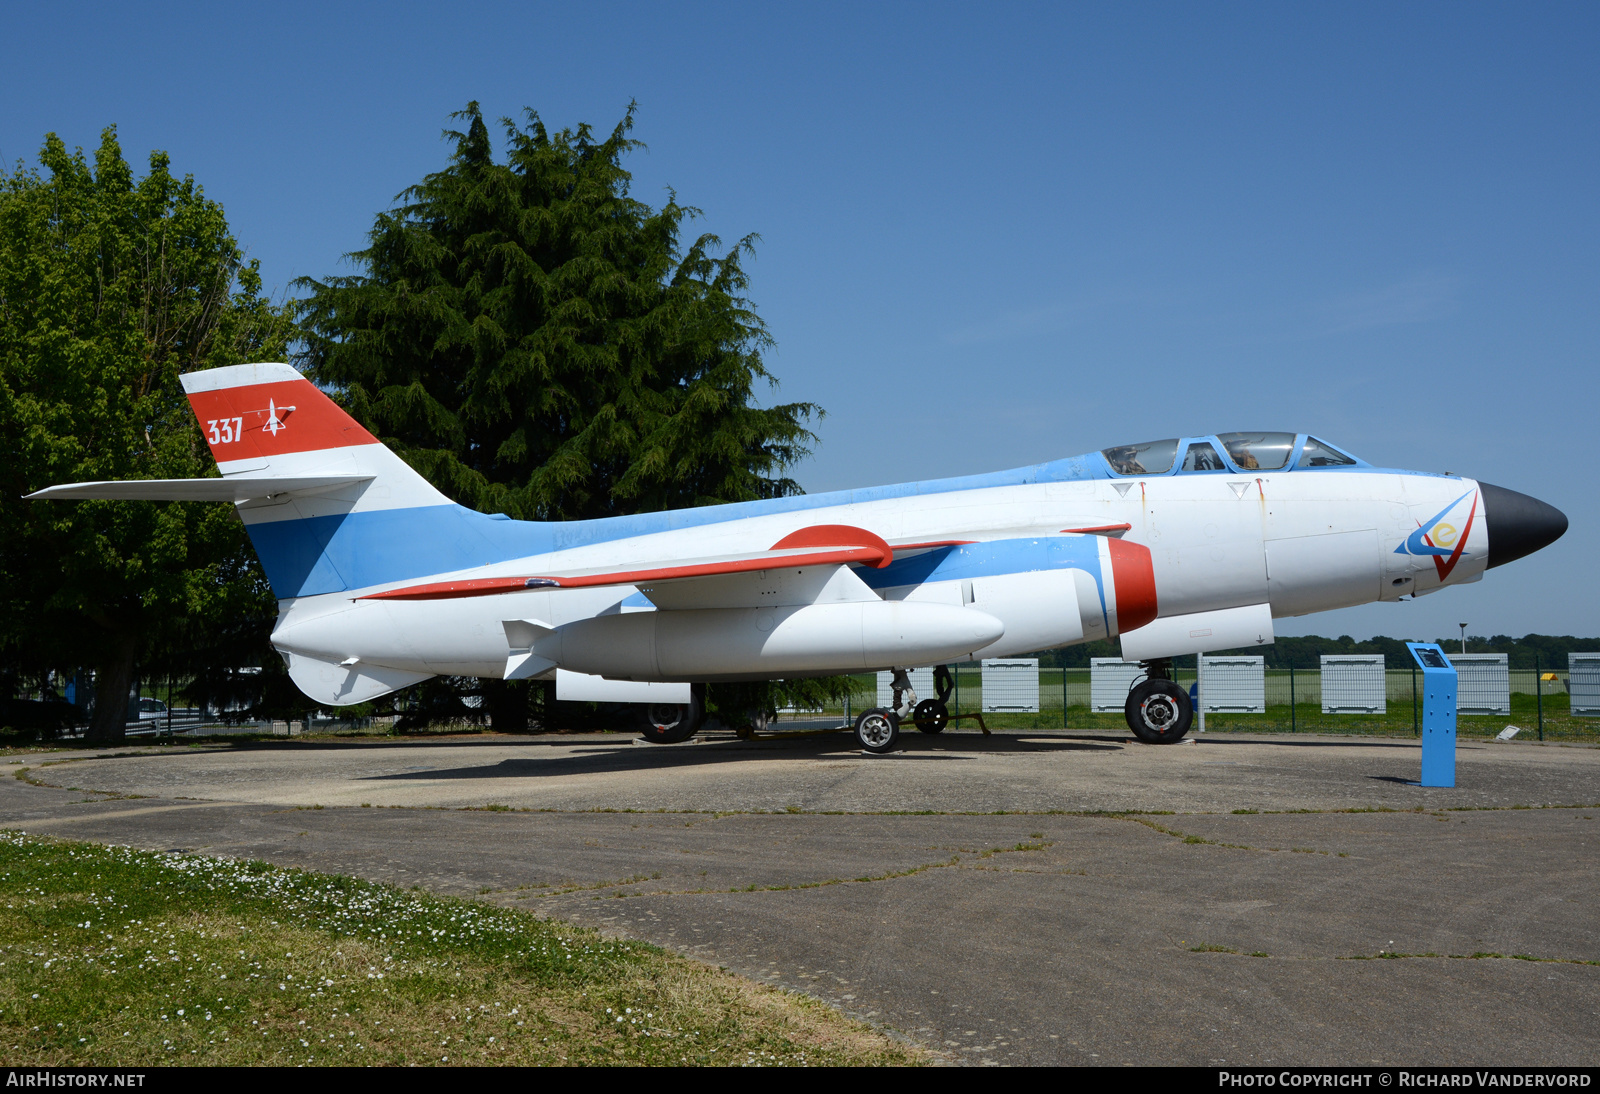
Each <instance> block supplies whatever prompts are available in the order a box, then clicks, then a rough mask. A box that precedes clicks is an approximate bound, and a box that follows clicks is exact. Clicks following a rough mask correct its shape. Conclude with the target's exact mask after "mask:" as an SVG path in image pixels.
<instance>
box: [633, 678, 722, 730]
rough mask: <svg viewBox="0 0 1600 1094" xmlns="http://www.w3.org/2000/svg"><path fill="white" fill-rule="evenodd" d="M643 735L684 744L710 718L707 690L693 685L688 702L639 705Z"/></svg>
mask: <svg viewBox="0 0 1600 1094" xmlns="http://www.w3.org/2000/svg"><path fill="white" fill-rule="evenodd" d="M638 717H639V735H640V736H641V737H643V738H644V739H645V740H647V741H649V742H650V743H651V744H653V745H676V744H682V743H683V742H684V741H687V740H688V739H689V738H690V737H693V736H694V735H695V733H696V732H697V731H698V730H699V729H700V726H701V724H702V723H703V722H704V721H705V720H706V702H705V692H704V690H703V688H702V687H701V686H700V685H698V684H697V685H695V686H693V687H691V688H690V689H689V701H688V702H687V703H647V704H645V705H643V706H641V707H640V708H639V716H638Z"/></svg>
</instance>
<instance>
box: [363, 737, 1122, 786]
mask: <svg viewBox="0 0 1600 1094" xmlns="http://www.w3.org/2000/svg"><path fill="white" fill-rule="evenodd" d="M568 740H569V741H570V739H568ZM1122 747H1123V746H1121V745H1106V744H1095V743H1090V742H1085V741H1075V740H1041V739H1039V738H1031V739H1018V738H1016V737H988V738H971V739H961V740H959V741H952V740H950V739H948V738H945V739H942V740H940V741H938V742H937V743H935V742H934V741H932V740H913V741H910V742H907V744H906V745H905V746H903V747H902V748H901V749H900V750H899V751H897V752H894V753H892V754H891V755H888V756H870V755H868V754H866V753H863V752H862V751H860V750H859V749H858V748H856V747H855V745H854V742H853V741H851V740H850V738H848V737H846V736H844V735H843V734H840V735H839V736H838V737H833V738H826V737H811V738H806V739H803V740H798V741H783V740H775V741H711V742H704V743H701V744H696V745H686V746H673V745H638V744H634V743H631V742H629V743H626V744H595V745H589V746H583V747H580V748H575V749H573V750H572V751H571V752H569V753H567V754H565V755H560V756H549V757H539V758H533V757H528V758H524V757H515V758H512V759H505V760H499V761H496V762H494V763H485V764H474V765H471V766H463V767H441V768H434V769H431V770H425V771H397V772H393V773H391V774H386V775H369V776H367V777H366V778H364V779H362V780H361V781H362V782H417V781H428V780H434V779H515V778H550V777H567V776H572V775H591V774H595V775H597V774H609V773H614V772H621V771H670V770H673V769H679V768H688V767H706V766H710V765H723V764H741V763H748V762H749V761H751V760H765V759H790V758H794V759H810V760H828V761H853V762H857V763H873V764H886V765H887V764H896V763H906V762H908V761H910V762H918V761H921V762H928V761H931V762H935V763H951V762H953V763H965V762H967V761H969V760H972V759H976V758H977V757H978V756H980V755H995V754H1001V755H1007V754H1010V755H1017V754H1027V753H1040V752H1048V753H1056V752H1119V751H1121V750H1122ZM935 749H937V750H938V751H934V750H935Z"/></svg>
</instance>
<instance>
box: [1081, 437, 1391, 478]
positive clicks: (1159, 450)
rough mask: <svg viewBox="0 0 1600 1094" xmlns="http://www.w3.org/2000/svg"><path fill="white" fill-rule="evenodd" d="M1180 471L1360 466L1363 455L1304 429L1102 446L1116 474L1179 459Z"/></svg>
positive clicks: (1159, 470) (1168, 467) (1167, 466)
mask: <svg viewBox="0 0 1600 1094" xmlns="http://www.w3.org/2000/svg"><path fill="white" fill-rule="evenodd" d="M1180 450H1181V451H1182V453H1183V463H1182V466H1181V467H1180V468H1179V472H1178V473H1179V474H1184V473H1188V472H1202V471H1223V472H1232V473H1238V472H1241V471H1284V470H1288V469H1289V466H1290V461H1291V460H1293V461H1294V470H1296V471H1299V470H1301V469H1303V468H1313V467H1356V466H1358V465H1360V464H1361V461H1360V460H1358V459H1356V458H1355V457H1354V456H1349V455H1346V454H1345V453H1343V452H1341V451H1339V450H1338V449H1337V448H1335V447H1333V446H1332V445H1331V444H1328V443H1327V442H1326V441H1322V440H1318V439H1317V438H1316V437H1311V436H1307V435H1306V434H1303V433H1298V434H1297V433H1270V432H1256V433H1217V434H1214V435H1212V436H1209V437H1185V438H1179V437H1172V438H1169V439H1168V440H1164V441H1145V442H1143V443H1142V444H1124V445H1117V446H1116V447H1113V448H1106V449H1102V450H1101V452H1100V454H1101V455H1102V456H1104V457H1105V459H1106V463H1108V464H1110V465H1111V470H1112V472H1113V473H1114V474H1117V475H1165V474H1168V473H1169V472H1171V471H1172V469H1173V465H1174V464H1177V463H1178V453H1179V451H1180Z"/></svg>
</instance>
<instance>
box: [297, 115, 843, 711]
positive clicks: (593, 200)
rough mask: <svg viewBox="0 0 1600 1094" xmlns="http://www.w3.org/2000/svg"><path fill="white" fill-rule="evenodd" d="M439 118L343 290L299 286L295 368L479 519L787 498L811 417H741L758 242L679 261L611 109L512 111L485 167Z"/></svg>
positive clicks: (756, 351)
mask: <svg viewBox="0 0 1600 1094" xmlns="http://www.w3.org/2000/svg"><path fill="white" fill-rule="evenodd" d="M453 117H454V118H457V119H460V120H462V121H464V122H465V123H466V124H465V131H464V132H461V131H454V130H450V131H446V134H445V136H446V138H447V139H449V140H450V141H452V142H453V144H454V151H453V154H452V155H451V157H450V163H449V165H448V166H447V167H446V168H445V169H444V170H442V171H439V172H436V173H433V174H430V175H428V176H427V177H425V178H424V179H423V180H422V181H421V182H420V183H418V184H417V185H415V186H413V187H411V188H409V189H407V190H406V191H404V192H403V193H402V194H401V195H400V196H399V198H398V199H397V201H398V202H399V204H398V205H397V207H396V208H394V209H392V210H390V211H387V212H384V213H381V214H379V215H378V217H377V218H376V220H375V222H374V224H373V227H372V230H371V232H370V233H369V235H368V245H367V247H366V248H365V249H364V250H361V251H358V252H356V253H354V254H353V255H350V256H349V258H350V259H351V260H353V261H354V263H355V264H356V266H357V267H358V271H359V272H357V273H356V274H354V275H352V276H346V277H330V278H327V279H326V280H322V281H316V280H312V279H304V280H302V281H301V282H300V283H299V285H300V288H301V289H303V290H304V291H305V292H306V293H307V295H306V297H305V299H304V300H303V302H302V304H301V305H300V318H301V321H302V326H303V329H304V331H305V338H306V342H305V350H304V353H303V355H302V357H301V358H300V364H301V366H302V367H303V368H304V369H305V371H306V372H307V373H308V374H309V375H310V376H312V377H313V378H314V379H315V380H316V381H317V382H319V383H321V384H323V385H325V386H327V387H328V388H329V389H330V390H333V391H334V392H335V393H336V395H337V397H338V398H339V399H340V401H341V402H342V403H343V405H344V406H345V408H346V409H347V410H348V411H349V412H350V413H351V415H352V416H353V417H355V418H356V419H357V420H358V421H360V422H361V424H362V425H364V426H366V427H367V429H369V430H370V431H371V432H372V433H373V434H374V435H375V436H377V437H379V438H381V439H382V440H383V441H384V442H385V443H386V444H388V445H390V446H391V447H392V448H394V449H395V451H397V452H398V453H399V454H400V455H401V456H402V457H403V458H405V459H406V460H407V461H408V462H409V463H410V464H411V465H412V466H413V467H415V468H416V469H417V470H418V471H419V472H420V473H421V474H422V475H424V476H425V477H426V478H428V479H429V480H430V481H431V482H432V483H433V484H434V485H435V486H437V487H438V488H439V489H440V491H441V492H443V493H444V494H445V495H447V496H448V497H451V498H453V499H454V500H456V501H458V502H460V503H461V504H463V505H466V506H470V507H472V508H475V509H478V510H480V511H483V512H497V513H505V514H506V515H508V516H511V517H514V518H518V519H523V520H546V521H554V520H582V519H590V518H595V517H606V516H614V515H620V514H629V513H638V512H648V511H657V510H664V509H676V508H683V507H687V506H695V505H714V504H718V503H723V502H735V501H750V500H755V499H759V498H773V497H782V496H786V495H790V494H796V493H799V492H800V491H799V487H798V486H797V485H796V484H795V482H794V481H793V480H792V479H790V478H788V477H787V476H786V475H785V474H784V472H785V471H786V469H787V468H788V467H789V466H790V465H792V464H793V463H794V462H796V461H797V460H799V459H800V458H802V457H803V456H805V455H807V454H808V453H809V448H808V447H807V446H808V445H809V444H810V443H811V442H813V441H814V440H815V437H814V435H813V434H812V433H811V432H810V430H809V429H808V428H807V423H808V422H809V421H810V419H811V418H812V417H813V416H820V415H821V413H822V412H821V411H820V409H818V408H817V407H816V406H814V405H812V404H810V403H783V404H779V405H774V406H762V405H760V404H759V402H758V399H757V393H758V387H759V386H760V385H763V384H765V385H767V386H776V381H775V380H774V379H773V377H772V376H771V375H770V374H769V373H768V372H767V370H766V368H765V366H764V365H763V363H762V354H763V353H764V352H766V351H768V350H770V349H771V347H772V345H773V341H772V338H771V335H770V334H769V333H768V331H767V328H766V326H765V324H764V323H763V322H762V321H761V319H760V317H759V316H757V315H756V313H755V310H754V307H753V305H752V304H751V303H750V301H749V300H748V298H747V297H746V296H745V293H746V292H747V290H748V288H749V278H748V275H747V273H746V271H745V269H744V265H743V262H744V260H745V259H747V258H748V257H750V256H751V255H753V254H754V244H755V241H756V237H755V236H754V235H750V236H746V237H745V238H743V239H741V240H740V241H739V242H738V243H737V244H735V245H734V246H733V247H731V248H729V249H727V250H726V251H723V250H722V249H721V248H722V243H721V240H719V239H718V238H717V237H716V236H714V235H700V236H698V237H697V238H695V239H694V240H693V241H692V242H691V243H689V244H688V245H687V246H684V245H683V243H682V238H683V236H682V233H683V231H684V229H685V228H686V226H687V224H688V222H689V221H691V220H693V219H694V218H696V217H697V216H699V215H700V213H699V210H697V209H695V208H693V207H691V206H687V205H681V204H679V203H678V201H677V198H676V195H670V196H669V200H668V201H667V202H666V204H664V205H663V206H662V207H661V208H659V209H652V208H651V207H650V206H648V205H646V204H645V203H643V202H640V201H638V200H636V199H635V198H633V197H632V196H631V195H630V193H629V186H630V183H631V176H630V175H629V173H628V171H627V170H626V169H625V168H624V167H623V158H624V157H625V156H626V155H627V153H629V152H631V151H633V150H634V149H636V148H639V147H641V145H640V143H639V142H638V141H636V140H634V139H632V138H630V137H629V136H628V134H629V133H630V132H631V130H632V128H633V122H634V107H633V106H631V105H630V107H629V108H628V111H627V114H626V116H625V117H624V118H623V119H622V121H621V122H619V123H618V124H617V125H616V126H615V128H613V129H612V131H611V134H610V135H609V136H608V137H606V138H604V139H599V138H597V136H596V135H595V133H594V131H593V130H592V129H591V128H590V127H589V126H587V125H580V126H579V127H578V128H576V129H563V130H560V131H558V132H555V133H552V132H550V131H549V130H548V129H547V128H546V127H545V125H544V123H543V122H542V121H541V120H540V118H539V116H538V115H537V114H536V113H534V112H533V111H532V110H528V111H526V112H525V121H524V123H523V124H521V125H519V124H517V123H515V122H514V121H512V120H511V119H502V122H501V124H502V126H503V127H504V131H505V137H506V144H507V152H506V155H505V158H504V161H503V162H497V161H496V159H495V157H494V154H493V149H492V147H491V143H490V136H489V128H488V126H487V125H486V124H485V123H484V120H483V115H482V113H481V111H480V110H479V107H478V104H477V103H476V102H473V103H469V104H468V105H467V108H466V109H465V110H464V111H460V112H458V113H457V114H455V115H453ZM463 686H464V682H459V681H443V682H438V683H435V684H434V685H433V686H432V689H431V692H430V688H429V686H428V685H424V686H423V688H422V689H421V690H422V691H424V692H430V694H429V695H428V696H424V697H423V698H424V699H425V700H426V701H427V702H429V703H434V704H437V705H438V707H439V708H440V709H449V708H450V705H451V704H450V702H449V701H448V700H449V698H450V696H448V695H447V694H441V692H449V691H460V690H461V689H462V687H463ZM819 686H822V687H826V685H816V684H811V685H807V691H808V693H809V692H810V691H813V690H816V689H817V688H818V687H819ZM839 686H840V685H837V684H836V685H834V686H833V690H835V691H837V690H838V689H839ZM483 690H484V692H485V693H486V694H487V697H488V700H489V706H490V707H491V709H492V710H493V718H494V721H495V722H496V723H497V724H500V725H502V726H505V725H510V726H513V727H514V726H516V725H518V724H519V723H521V722H524V721H525V719H526V713H525V711H526V709H527V707H526V701H525V699H524V698H523V697H522V696H523V692H522V690H521V689H520V687H518V686H514V685H505V684H501V683H499V682H498V681H486V682H484V685H483ZM749 690H750V689H744V691H741V692H740V693H739V699H738V701H739V702H741V703H743V702H745V701H746V696H745V691H749ZM757 690H760V689H757ZM766 690H767V692H771V691H772V689H766ZM731 695H732V693H731V692H730V696H731ZM548 698H549V697H548V694H546V695H545V699H546V701H548ZM766 705H769V706H771V705H775V703H774V702H772V701H770V700H769V701H768V702H767V703H766Z"/></svg>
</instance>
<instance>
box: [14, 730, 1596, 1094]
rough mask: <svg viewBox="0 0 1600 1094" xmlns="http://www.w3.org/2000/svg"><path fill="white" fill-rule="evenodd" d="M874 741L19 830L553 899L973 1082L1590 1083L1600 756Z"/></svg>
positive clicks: (106, 786)
mask: <svg viewBox="0 0 1600 1094" xmlns="http://www.w3.org/2000/svg"><path fill="white" fill-rule="evenodd" d="M848 743H849V742H848V739H847V738H844V737H831V738H808V739H801V740H792V741H774V742H742V741H737V740H734V739H731V738H720V739H712V740H709V741H705V742H699V743H694V744H689V745H684V746H674V747H655V746H647V745H636V744H633V743H631V742H630V740H629V739H628V738H626V737H623V736H620V735H596V736H561V735H549V736H536V737H528V738H506V737H471V738H456V739H447V740H422V741H376V740H374V741H327V742H318V741H295V742H289V741H285V742H275V743H271V744H263V745H244V746H233V747H228V746H197V747H175V748H174V747H154V748H152V747H131V748H126V749H116V750H104V751H102V752H98V753H96V752H77V753H56V754H52V755H51V756H48V757H39V758H38V759H32V760H29V761H28V762H27V764H26V766H27V768H28V770H27V771H26V772H25V773H24V774H25V776H26V779H27V780H31V781H24V780H22V779H0V825H4V826H5V827H8V828H20V829H22V830H24V831H28V832H30V833H37V834H41V835H57V836H62V837H70V838H76V839H93V840H100V841H104V842H112V843H127V844H133V845H135V846H141V847H149V848H158V849H165V850H183V851H193V852H197V853H205V854H216V855H227V856H232V857H245V858H260V859H264V860H267V861H270V862H275V863H279V864H283V865H293V866H303V867H306V868H309V869H316V870H326V871H332V872H338V873H348V874H355V875H359V876H363V877H368V878H374V879H377V880H382V881H388V882H393V883H395V884H400V885H407V886H410V885H419V886H422V887H423V888H426V889H430V890H433V891H436V892H442V893H453V894H459V895H463V896H475V897H477V898H478V899H483V900H491V901H496V902H499V903H504V904H508V905H513V906H516V907H522V908H528V909H531V910H533V911H536V912H538V913H539V914H542V915H550V916H558V917H562V918H566V919H570V920H574V921H576V922H580V923H584V924H588V925H592V926H596V927H599V928H600V929H602V930H605V931H607V932H610V933H615V934H621V935H627V936H631V937H637V938H644V939H647V940H649V941H652V942H656V943H658V944H660V945H663V946H666V947H668V948H671V949H674V950H677V951H679V952H682V953H686V954H689V955H692V956H695V957H699V958H701V959H704V960H707V961H710V962H713V963H715V964H718V965H722V966H725V967H727V968H729V969H732V970H734V971H736V972H739V973H742V974H744V975H747V976H750V977H752V978H755V979H758V980H761V981H764V982H767V983H772V984H776V985H780V986H783V987H787V988H791V989H793V990H796V991H804V992H807V993H810V994H812V995H815V996H817V997H819V998H821V999H824V1000H826V1001H828V1002H830V1003H832V1004H833V1005H835V1006H838V1007H840V1008H841V1009H843V1010H845V1011H847V1012H849V1013H852V1014H855V1015H858V1016H860V1017H864V1018H866V1019H867V1020H869V1021H872V1022H874V1023H876V1024H878V1025H880V1026H883V1027H885V1028H887V1029H891V1030H895V1031H899V1032H900V1033H902V1034H904V1035H906V1036H908V1037H910V1038H912V1039H914V1040H917V1041H920V1042H922V1043H924V1044H927V1045H929V1046H930V1047H933V1048H935V1049H938V1050H939V1051H941V1052H943V1053H945V1054H947V1056H948V1057H949V1058H950V1059H952V1060H954V1061H957V1062H968V1063H975V1064H981V1063H994V1064H1084V1063H1101V1064H1122V1063H1154V1064H1215V1063H1229V1064H1236V1065H1239V1064H1350V1065H1355V1064H1366V1063H1369V1062H1375V1063H1381V1064H1425V1063H1436V1064H1590V1063H1592V1062H1593V1058H1594V1044H1595V1039H1594V1032H1593V1031H1594V1029H1595V1023H1596V1018H1597V1017H1600V964H1596V963H1597V962H1600V934H1597V932H1596V930H1595V924H1596V916H1595V909H1596V906H1597V903H1596V902H1597V897H1600V871H1597V870H1596V867H1597V865H1600V749H1594V748H1586V747H1572V746H1551V745H1544V746H1541V745H1538V744H1532V743H1520V742H1519V743H1509V744H1493V745H1490V744H1481V743H1476V742H1474V743H1471V744H1466V745H1463V746H1462V748H1461V750H1460V752H1459V760H1458V780H1457V781H1458V783H1459V784H1460V785H1459V787H1458V788H1457V789H1451V790H1443V789H1423V788H1420V787H1417V786H1415V785H1411V784H1410V783H1409V782H1408V780H1409V779H1414V778H1415V775H1416V771H1417V767H1418V762H1419V752H1418V749H1417V747H1416V744H1415V742H1413V741H1404V740H1379V739H1365V738H1356V739H1351V738H1311V737H1304V736H1302V737H1288V736H1283V737H1268V736H1256V735H1250V736H1245V735H1238V736H1233V737H1223V736H1217V735H1212V736H1208V737H1206V738H1204V739H1202V740H1201V741H1200V742H1199V743H1198V744H1197V745H1193V746H1180V747H1171V748H1152V747H1146V746H1138V745H1135V744H1133V743H1131V742H1130V741H1129V740H1127V739H1125V738H1119V737H1117V736H1114V735H1110V734H1099V735H1094V734H1061V733H1055V734H1051V733H1035V732H1028V733H1011V734H996V735H995V736H993V737H990V738H983V737H980V736H978V735H976V734H965V733H950V732H947V733H946V734H943V735H941V736H940V737H938V738H924V737H917V738H916V739H913V740H910V741H907V742H906V747H905V750H904V751H902V752H900V753H897V754H895V755H894V756H891V757H885V758H876V757H867V756H863V755H861V754H860V753H858V752H855V751H851V750H850V749H849V748H848ZM113 753H116V754H113ZM54 759H61V760H66V761H67V762H65V763H59V764H52V763H50V762H49V761H50V760H54ZM19 766H22V765H17V764H13V765H12V770H16V768H17V767H19ZM35 784H43V785H35ZM66 788H74V789H66ZM363 803H365V804H366V806H367V807H363ZM1541 807H1542V808H1541ZM1414 810H1415V811H1414ZM996 811H1002V812H996ZM1129 811H1147V812H1142V813H1138V812H1129ZM1148 811H1162V812H1160V813H1153V812H1148ZM1236 811H1238V812H1236ZM1395 955H1403V956H1395ZM1528 958H1534V959H1537V960H1530V959H1528Z"/></svg>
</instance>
